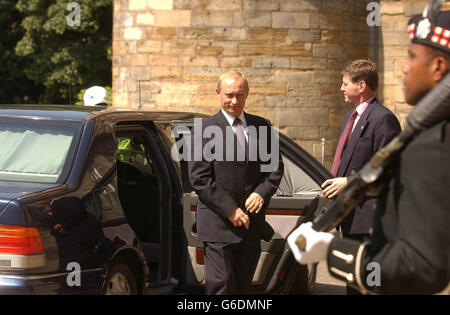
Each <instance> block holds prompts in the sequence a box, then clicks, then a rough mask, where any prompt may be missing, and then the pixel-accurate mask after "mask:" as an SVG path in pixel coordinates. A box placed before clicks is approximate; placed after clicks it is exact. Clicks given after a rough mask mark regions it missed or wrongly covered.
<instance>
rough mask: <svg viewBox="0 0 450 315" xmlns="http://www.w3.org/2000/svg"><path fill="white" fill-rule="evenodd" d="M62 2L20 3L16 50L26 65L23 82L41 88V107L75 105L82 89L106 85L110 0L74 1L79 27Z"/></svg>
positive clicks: (108, 80)
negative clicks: (19, 30)
mask: <svg viewBox="0 0 450 315" xmlns="http://www.w3.org/2000/svg"><path fill="white" fill-rule="evenodd" d="M69 2H70V1H67V0H52V1H51V0H19V1H17V5H16V8H17V10H18V11H19V12H20V13H21V14H22V16H23V20H22V23H21V26H22V27H23V29H24V34H23V37H22V38H21V40H20V41H19V42H18V43H17V45H16V47H15V52H16V54H17V55H19V56H22V57H26V58H28V60H29V61H30V62H29V64H28V65H27V67H26V68H24V69H23V71H24V73H25V75H26V76H27V78H29V79H30V80H32V81H33V82H34V83H35V84H36V85H42V86H43V87H44V89H43V91H42V93H41V95H40V97H39V102H40V103H53V104H67V103H69V102H70V103H72V104H73V103H75V101H76V96H77V95H78V94H79V92H80V91H81V90H82V89H85V88H86V87H89V86H92V85H100V86H111V80H112V78H111V53H112V48H111V42H112V15H113V14H112V0H78V1H73V2H75V3H76V4H79V6H80V9H81V10H80V11H79V13H80V24H79V25H73V26H71V25H70V23H69V22H68V17H69V15H71V14H72V13H73V12H74V10H73V9H71V8H70V7H69V8H68V3H69Z"/></svg>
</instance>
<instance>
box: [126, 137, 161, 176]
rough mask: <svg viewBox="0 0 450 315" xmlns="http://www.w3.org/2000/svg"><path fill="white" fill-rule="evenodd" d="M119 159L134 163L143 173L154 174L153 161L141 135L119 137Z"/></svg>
mask: <svg viewBox="0 0 450 315" xmlns="http://www.w3.org/2000/svg"><path fill="white" fill-rule="evenodd" d="M117 149H118V153H117V159H118V160H119V161H120V162H125V163H129V164H131V165H133V166H134V167H136V168H137V169H138V170H139V171H141V172H142V173H143V175H154V174H155V172H154V170H153V167H152V164H151V161H150V160H149V159H148V158H147V155H146V152H145V146H144V144H143V141H142V139H141V137H140V136H126V137H118V138H117Z"/></svg>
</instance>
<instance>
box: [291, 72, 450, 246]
mask: <svg viewBox="0 0 450 315" xmlns="http://www.w3.org/2000/svg"><path fill="white" fill-rule="evenodd" d="M449 117H450V73H447V75H446V76H445V78H444V79H442V80H441V81H440V82H439V84H438V85H437V86H436V87H435V88H434V89H432V90H431V91H430V92H428V94H427V95H425V96H424V97H423V98H422V99H421V100H420V102H419V103H418V104H417V105H416V106H415V108H414V109H413V110H412V111H411V112H410V113H409V114H408V116H407V117H406V126H405V129H404V130H403V131H402V132H400V134H399V135H397V136H396V137H395V138H394V139H392V140H391V141H390V142H389V143H388V144H387V145H386V146H384V147H383V148H381V149H380V150H379V151H377V152H376V153H375V154H374V156H372V158H371V159H370V161H369V162H367V163H366V165H364V167H363V168H362V169H361V170H360V171H359V172H357V173H356V174H354V175H351V176H350V177H349V181H348V184H347V185H346V186H345V187H344V188H343V189H342V190H341V192H340V193H339V194H338V196H337V197H336V199H335V200H334V201H333V203H332V204H331V205H330V207H329V208H328V209H327V211H325V212H323V213H319V214H318V215H317V216H316V217H315V218H314V220H313V226H312V228H313V229H314V230H316V231H329V230H330V229H332V228H334V227H336V226H337V225H338V224H339V223H340V222H341V221H342V220H343V219H344V218H345V217H346V216H347V214H349V212H350V211H351V210H352V209H353V208H354V207H355V206H356V205H357V204H358V203H359V202H360V201H361V200H362V199H363V198H364V196H369V197H375V196H377V195H378V194H379V193H380V192H381V190H382V189H383V187H384V186H385V185H386V184H387V183H388V182H389V179H390V178H391V176H392V173H393V170H392V166H393V165H392V164H393V161H394V159H395V158H396V157H398V156H399V154H400V153H401V152H402V151H403V150H404V149H405V147H406V146H407V145H408V143H410V142H411V141H412V140H413V139H414V138H415V137H416V136H417V135H418V134H419V133H421V132H422V131H424V130H426V129H427V128H429V127H431V126H434V125H436V124H437V123H439V122H441V121H443V120H445V119H448V118H449ZM295 244H296V245H297V246H298V247H299V249H301V250H305V248H306V240H305V238H304V237H303V236H302V235H300V236H299V237H298V238H297V240H296V241H295Z"/></svg>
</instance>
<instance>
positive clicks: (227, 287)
mask: <svg viewBox="0 0 450 315" xmlns="http://www.w3.org/2000/svg"><path fill="white" fill-rule="evenodd" d="M204 249H205V282H206V285H205V294H208V295H213V294H248V292H249V290H250V285H251V282H252V279H253V274H254V273H255V270H256V266H257V264H258V260H259V256H260V255H261V242H260V240H259V239H258V240H249V239H244V240H243V241H242V242H240V243H238V244H230V243H212V242H204Z"/></svg>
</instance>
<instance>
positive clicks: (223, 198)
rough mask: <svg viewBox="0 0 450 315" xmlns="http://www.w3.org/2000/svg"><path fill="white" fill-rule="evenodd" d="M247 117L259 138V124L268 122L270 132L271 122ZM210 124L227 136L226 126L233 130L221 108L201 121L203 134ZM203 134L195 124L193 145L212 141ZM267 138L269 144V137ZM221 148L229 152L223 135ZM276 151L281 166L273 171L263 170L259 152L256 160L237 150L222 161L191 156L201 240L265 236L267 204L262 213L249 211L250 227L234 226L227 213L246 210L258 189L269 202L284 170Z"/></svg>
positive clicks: (231, 239) (226, 240)
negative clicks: (240, 155) (246, 158)
mask: <svg viewBox="0 0 450 315" xmlns="http://www.w3.org/2000/svg"><path fill="white" fill-rule="evenodd" d="M245 119H246V121H247V126H248V127H249V128H250V127H251V126H253V127H255V128H256V130H257V135H256V137H257V139H260V137H261V134H260V133H261V131H262V130H260V127H264V126H265V127H266V130H267V133H269V132H270V130H271V129H272V128H271V125H270V122H268V121H267V120H266V119H264V118H262V117H259V116H255V115H251V114H247V113H245ZM210 126H217V127H218V128H220V130H221V132H222V135H224V136H226V135H227V131H226V129H227V127H229V128H228V129H229V131H228V134H230V130H232V129H231V127H230V125H229V123H228V121H227V120H226V118H225V116H224V115H223V113H222V111H219V112H218V113H217V114H215V115H214V116H212V117H210V118H208V119H206V120H203V121H202V128H201V130H202V134H203V133H204V131H205V129H206V128H208V127H210ZM198 130H200V129H198ZM202 134H198V131H197V132H196V128H195V127H194V134H193V137H192V146H191V148H194V147H195V143H202V144H203V145H202V147H204V146H205V144H207V143H208V142H209V141H210V139H208V138H204V137H202ZM231 135H232V136H233V137H234V143H235V144H237V143H238V142H237V139H236V136H235V135H234V133H232V131H231ZM253 141H255V138H254V137H253V136H250V135H249V144H250V145H251V144H252V143H253ZM268 142H269V147H270V144H271V141H270V137H269V141H268ZM222 149H223V151H222V152H226V149H227V148H226V141H225V139H223V147H222ZM194 150H195V148H194ZM194 150H192V151H194ZM216 151H217V150H215V149H214V150H212V152H213V153H216ZM233 151H235V150H233ZM275 154H278V160H279V163H278V167H276V169H275V170H274V171H272V172H261V168H260V167H261V166H262V164H263V162H262V160H261V157H260V156H259V155H258V158H257V160H256V161H252V159H250V161H248V162H247V161H238V160H237V159H236V154H235V152H234V157H235V159H234V161H233V160H232V161H226V160H225V154H224V158H223V161H221V159H220V157H219V158H217V157H215V158H213V159H212V160H210V161H208V159H207V158H205V156H203V154H202V159H201V160H200V161H195V159H191V161H190V162H189V163H188V166H189V180H190V182H191V185H192V187H193V189H194V190H195V192H196V193H197V195H198V197H199V202H198V205H197V211H196V219H197V238H198V239H199V240H200V241H207V242H229V243H239V242H240V241H241V240H242V239H243V238H244V237H246V236H249V235H253V236H255V239H259V238H262V237H263V234H264V233H265V232H267V231H263V230H262V229H263V227H264V225H267V223H266V222H265V212H264V207H263V209H262V210H261V212H260V213H259V214H252V215H250V229H249V230H248V231H247V230H245V228H244V227H243V226H242V227H235V226H233V224H232V223H231V222H230V221H229V220H228V215H229V214H230V213H231V211H232V210H233V209H234V208H235V207H237V206H239V207H240V208H241V209H242V210H244V211H245V207H244V203H245V200H246V199H247V197H248V196H249V195H250V194H251V193H252V192H257V193H258V194H259V195H260V196H261V197H262V198H264V205H267V204H268V203H269V201H270V198H271V197H272V195H273V194H274V193H275V192H276V190H277V188H278V185H279V184H280V181H281V177H282V176H283V170H284V168H283V162H282V160H281V156H280V154H279V152H275ZM193 155H194V153H193ZM258 237H259V238H258Z"/></svg>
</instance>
